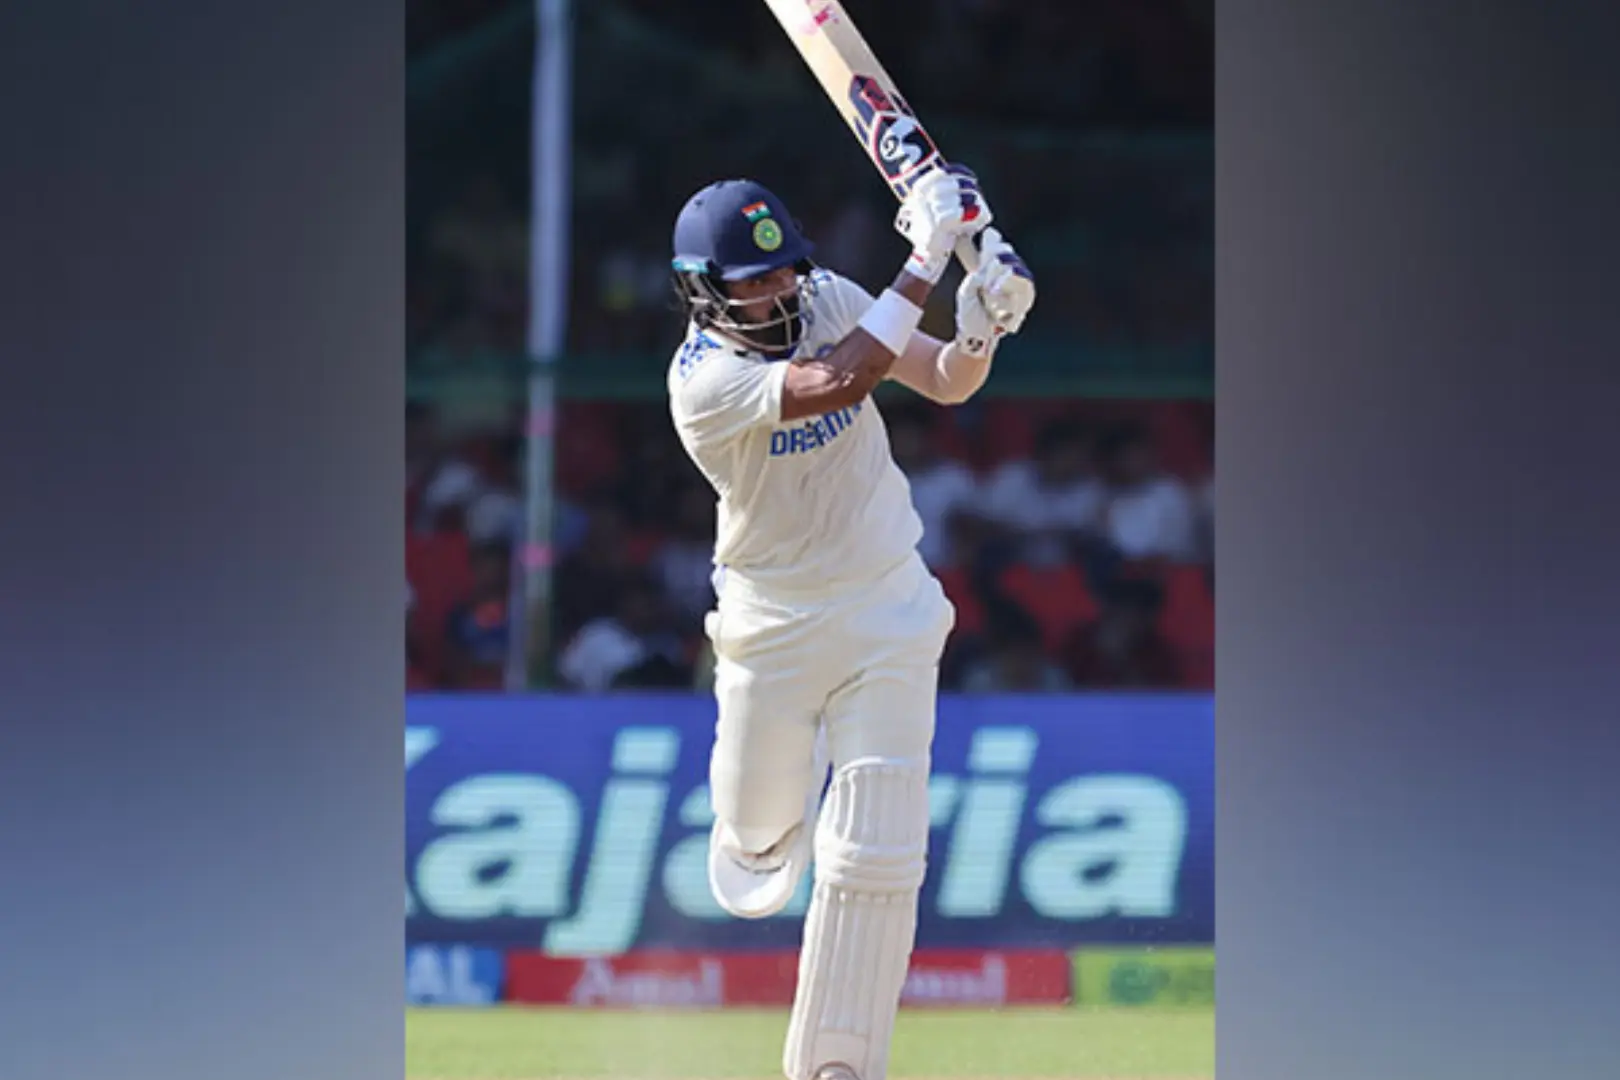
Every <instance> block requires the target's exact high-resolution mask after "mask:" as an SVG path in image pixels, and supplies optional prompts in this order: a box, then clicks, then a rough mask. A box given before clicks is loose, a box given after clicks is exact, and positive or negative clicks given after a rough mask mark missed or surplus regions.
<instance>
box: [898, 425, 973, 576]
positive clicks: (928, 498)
mask: <svg viewBox="0 0 1620 1080" xmlns="http://www.w3.org/2000/svg"><path fill="white" fill-rule="evenodd" d="M936 415H937V414H936V412H935V410H934V409H932V408H930V407H929V406H926V405H923V404H921V403H915V404H913V403H907V404H905V405H903V406H901V407H898V408H890V409H888V410H886V411H885V412H884V414H883V419H884V421H885V423H887V425H888V428H889V443H890V445H891V447H892V449H893V453H894V461H895V464H896V465H898V466H900V471H901V472H903V473H905V474H906V479H907V480H908V481H910V483H911V501H912V504H913V505H914V506H916V508H917V515H918V516H919V517H920V518H922V525H923V537H922V542H921V543H920V544H918V545H917V550H918V551H919V552H920V553H921V554H922V557H923V561H924V562H926V563H927V564H928V565H929V566H930V567H931V568H934V569H938V568H940V567H942V566H946V565H949V564H950V561H951V544H950V536H949V528H948V525H947V523H948V522H949V520H950V518H951V515H953V514H955V513H957V512H958V511H960V510H963V509H965V508H968V507H971V506H972V505H973V501H974V499H975V498H976V496H977V494H978V481H977V480H976V479H975V478H974V476H973V473H972V472H971V471H970V470H969V469H968V468H967V467H966V466H965V465H963V464H962V463H961V462H959V461H953V460H951V459H950V458H948V457H946V456H945V455H944V454H943V453H941V452H940V448H939V434H938V431H937V430H936V428H935V418H936Z"/></svg>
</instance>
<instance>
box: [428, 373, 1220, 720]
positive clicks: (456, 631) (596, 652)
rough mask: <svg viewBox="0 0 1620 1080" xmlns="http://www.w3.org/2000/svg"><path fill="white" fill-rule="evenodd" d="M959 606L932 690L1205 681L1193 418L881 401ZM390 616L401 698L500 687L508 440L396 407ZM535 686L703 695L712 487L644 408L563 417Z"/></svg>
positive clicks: (1205, 618)
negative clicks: (398, 572) (399, 491)
mask: <svg viewBox="0 0 1620 1080" xmlns="http://www.w3.org/2000/svg"><path fill="white" fill-rule="evenodd" d="M882 411H883V415H884V418H885V422H886V424H887V426H888V430H889V434H890V438H891V441H892V444H893V449H894V454H895V458H896V461H897V462H898V463H899V465H900V466H901V468H902V470H903V471H904V472H905V473H906V475H907V478H908V480H909V481H910V484H911V489H912V496H913V500H914V502H915V503H916V505H917V508H918V511H919V513H920V515H921V516H922V518H923V522H924V530H925V535H924V539H923V543H922V553H923V556H924V558H925V559H926V561H927V562H928V564H929V565H930V566H931V567H932V568H933V570H934V572H935V573H936V574H937V575H938V576H939V577H940V579H941V581H942V582H943V583H944V585H945V588H946V591H947V593H948V594H949V595H950V597H951V600H952V602H953V603H954V604H955V606H956V609H957V625H956V629H955V631H954V632H953V634H952V635H951V639H950V642H949V645H948V647H947V652H946V657H945V661H944V664H943V669H942V685H944V686H945V687H946V688H949V689H957V690H962V691H967V692H988V691H1040V690H1061V689H1066V688H1091V689H1106V688H1158V689H1174V688H1188V689H1208V688H1210V687H1212V686H1213V679H1214V647H1213V643H1214V603H1213V599H1214V578H1213V574H1212V566H1213V520H1214V516H1213V515H1214V480H1213V461H1212V445H1213V444H1212V425H1211V417H1210V411H1209V408H1208V406H1207V405H1205V404H1197V403H1184V402H1159V403H1143V402H1115V403H1089V404H1082V403H1053V402H1046V401H1007V400H1002V401H995V400H992V401H990V402H988V403H986V404H984V405H980V406H969V407H967V408H962V409H954V410H945V409H940V408H938V407H935V406H932V405H929V404H926V403H923V402H922V401H921V400H920V399H916V398H911V397H905V398H899V399H896V400H894V401H890V402H887V403H885V405H884V406H883V407H882ZM409 422H410V432H411V435H410V446H409V453H410V474H409V485H410V486H409V487H408V490H407V498H406V512H407V518H406V525H407V543H406V550H407V571H408V574H409V576H410V594H409V605H408V613H407V619H406V640H407V655H408V657H409V660H410V664H409V676H410V685H411V687H412V688H413V689H419V690H427V689H464V690H466V689H470V690H478V689H484V690H489V689H498V688H499V687H500V686H501V684H502V680H503V675H504V671H505V666H506V662H507V649H508V643H509V641H510V633H511V611H512V608H511V567H512V559H511V555H512V550H513V543H514V540H515V539H516V538H517V537H518V536H519V535H520V531H521V528H522V524H523V519H522V513H521V503H520V500H519V499H518V489H517V485H516V473H515V466H516V464H517V462H516V453H517V450H518V446H517V443H516V440H515V439H513V438H512V437H510V436H503V435H489V434H474V435H470V436H464V437H461V438H447V437H446V433H445V432H443V431H442V430H440V429H439V426H438V424H437V422H436V419H435V416H434V413H433V411H432V410H429V409H425V408H422V407H420V406H413V407H412V408H411V410H410V412H409ZM557 445H558V489H557V506H556V520H555V526H554V529H553V541H554V547H555V558H556V563H555V567H554V573H553V577H552V582H553V585H552V604H551V609H550V611H549V612H548V613H547V621H548V624H549V629H550V635H549V640H550V641H551V642H552V645H553V647H552V649H551V653H550V656H549V658H548V662H549V665H550V670H549V675H550V677H551V681H552V682H553V683H554V684H556V685H560V686H563V687H567V688H571V689H574V690H579V691H586V692H594V691H602V690H607V689H611V688H623V687H665V688H668V687H685V688H694V689H701V688H705V687H706V686H707V685H709V682H708V680H709V679H710V678H711V675H712V659H713V658H712V655H711V654H710V652H709V649H708V644H707V641H706V640H705V639H704V637H703V634H702V621H703V615H704V614H705V613H706V612H707V611H709V610H710V609H711V608H712V607H713V605H714V594H713V591H712V588H711V585H710V575H711V572H712V566H711V554H712V544H713V536H714V497H713V494H712V492H711V491H710V490H709V488H708V487H707V485H706V484H705V483H704V481H703V480H702V478H701V477H700V476H699V475H698V474H697V472H696V471H695V470H694V469H693V468H692V467H691V465H690V464H689V463H688V461H687V459H686V457H685V455H684V453H683V452H682V451H681V448H680V446H679V444H678V442H677V441H676V440H675V437H674V435H673V432H672V430H671V427H670V424H669V421H668V417H667V415H666V413H665V411H664V406H663V405H662V403H647V404H615V403H576V404H573V405H571V406H568V407H565V409H564V410H563V413H562V417H561V420H560V424H559V430H558V444H557Z"/></svg>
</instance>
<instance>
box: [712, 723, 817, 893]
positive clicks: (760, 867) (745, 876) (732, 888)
mask: <svg viewBox="0 0 1620 1080" xmlns="http://www.w3.org/2000/svg"><path fill="white" fill-rule="evenodd" d="M811 775H812V776H813V778H814V780H813V782H812V783H811V785H810V790H809V792H807V793H806V795H805V800H804V819H803V820H802V821H800V822H799V824H798V825H796V826H794V829H793V831H792V832H791V833H789V834H788V835H787V836H785V837H783V838H782V840H781V842H780V843H778V844H777V845H776V847H774V848H772V849H771V850H770V851H767V852H764V853H762V854H759V855H742V854H739V853H737V852H735V851H731V850H727V847H728V846H727V845H725V844H723V843H722V838H721V835H720V832H721V825H720V822H718V821H716V822H715V823H714V828H713V830H712V831H710V833H709V891H710V892H711V893H713V894H714V900H715V903H717V904H719V905H720V907H721V908H722V909H723V910H724V911H725V912H726V913H728V914H730V915H733V916H735V917H736V918H739V919H764V918H767V917H769V916H771V915H775V914H776V913H777V912H779V911H781V910H782V909H783V908H785V907H787V905H788V901H789V900H792V899H793V894H794V893H795V892H797V891H798V889H799V882H800V880H801V879H803V877H804V872H805V871H806V870H807V869H809V867H810V860H811V856H812V850H813V840H814V838H815V835H816V817H817V815H818V814H819V813H820V812H821V795H822V791H823V790H824V789H825V788H826V786H827V750H826V742H825V737H824V736H823V735H821V734H817V736H816V750H815V766H814V769H813V771H812V773H811Z"/></svg>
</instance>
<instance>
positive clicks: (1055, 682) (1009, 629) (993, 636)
mask: <svg viewBox="0 0 1620 1080" xmlns="http://www.w3.org/2000/svg"><path fill="white" fill-rule="evenodd" d="M986 644H987V646H988V648H987V651H986V653H985V655H984V657H983V659H981V660H979V661H978V662H977V663H974V664H972V665H971V666H969V668H968V669H967V672H966V673H965V674H964V675H963V677H962V689H963V690H964V691H966V692H968V693H977V694H984V693H1024V692H1030V691H1047V692H1051V691H1058V690H1067V689H1068V688H1069V680H1068V678H1067V676H1065V675H1064V673H1063V671H1062V670H1061V669H1059V668H1058V667H1057V666H1056V665H1055V664H1053V663H1052V661H1051V660H1050V659H1048V658H1047V655H1046V647H1045V644H1044V642H1043V641H1042V640H1041V628H1040V626H1039V625H1037V624H1036V622H1035V620H1034V619H1033V618H1031V617H1030V616H1029V614H1028V613H1026V612H1025V611H1023V610H1022V609H1021V608H1017V607H1014V606H1013V605H1011V604H1006V603H1003V604H1000V605H998V606H997V607H996V609H995V610H994V611H993V612H992V613H991V615H990V619H989V629H988V632H987V634H986Z"/></svg>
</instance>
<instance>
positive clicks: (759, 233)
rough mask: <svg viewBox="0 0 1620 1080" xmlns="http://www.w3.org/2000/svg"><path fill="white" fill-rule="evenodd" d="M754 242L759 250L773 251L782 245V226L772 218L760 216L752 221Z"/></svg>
mask: <svg viewBox="0 0 1620 1080" xmlns="http://www.w3.org/2000/svg"><path fill="white" fill-rule="evenodd" d="M754 243H755V244H756V245H758V247H759V250H761V251H775V250H776V249H777V248H779V247H781V246H782V226H780V225H778V224H777V223H776V220H775V219H774V218H760V219H759V220H758V221H756V222H754Z"/></svg>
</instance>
